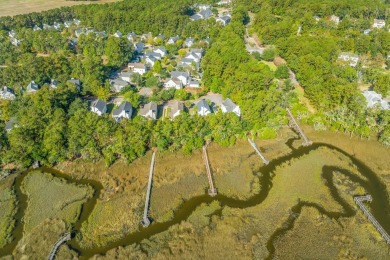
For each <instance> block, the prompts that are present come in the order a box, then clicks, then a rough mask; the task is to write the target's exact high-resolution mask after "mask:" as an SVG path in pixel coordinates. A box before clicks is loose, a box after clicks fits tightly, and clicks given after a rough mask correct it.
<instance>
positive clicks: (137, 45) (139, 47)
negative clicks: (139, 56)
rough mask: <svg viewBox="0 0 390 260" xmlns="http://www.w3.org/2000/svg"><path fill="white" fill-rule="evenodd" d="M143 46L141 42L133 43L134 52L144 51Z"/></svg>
mask: <svg viewBox="0 0 390 260" xmlns="http://www.w3.org/2000/svg"><path fill="white" fill-rule="evenodd" d="M144 48H145V44H144V43H143V42H136V43H134V50H135V51H136V52H137V53H142V52H143V51H144Z"/></svg>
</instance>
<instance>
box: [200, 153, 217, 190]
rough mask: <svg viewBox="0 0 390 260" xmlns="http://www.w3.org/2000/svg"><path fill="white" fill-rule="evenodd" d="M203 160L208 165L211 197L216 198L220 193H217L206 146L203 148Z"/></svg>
mask: <svg viewBox="0 0 390 260" xmlns="http://www.w3.org/2000/svg"><path fill="white" fill-rule="evenodd" d="M203 160H204V163H205V165H206V171H207V176H208V179H209V186H210V188H209V195H210V196H211V197H214V196H215V195H217V194H218V192H217V189H216V188H215V187H214V183H213V176H212V175H211V170H210V164H209V158H208V155H207V150H206V146H203Z"/></svg>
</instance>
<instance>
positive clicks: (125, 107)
mask: <svg viewBox="0 0 390 260" xmlns="http://www.w3.org/2000/svg"><path fill="white" fill-rule="evenodd" d="M132 110H133V106H132V105H131V104H130V103H129V102H127V101H125V102H122V104H120V106H119V107H118V108H117V109H114V111H113V113H112V114H113V116H118V115H120V114H121V113H122V112H123V111H125V113H131V111H132Z"/></svg>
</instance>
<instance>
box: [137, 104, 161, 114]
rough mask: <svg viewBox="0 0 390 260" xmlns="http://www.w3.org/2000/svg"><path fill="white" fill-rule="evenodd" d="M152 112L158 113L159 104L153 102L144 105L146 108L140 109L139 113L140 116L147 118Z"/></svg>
mask: <svg viewBox="0 0 390 260" xmlns="http://www.w3.org/2000/svg"><path fill="white" fill-rule="evenodd" d="M151 110H152V111H155V113H157V104H156V103H155V102H153V101H152V102H150V103H147V104H146V105H144V107H143V108H141V109H140V111H139V113H140V115H143V116H145V115H146V114H147V113H148V112H149V111H151Z"/></svg>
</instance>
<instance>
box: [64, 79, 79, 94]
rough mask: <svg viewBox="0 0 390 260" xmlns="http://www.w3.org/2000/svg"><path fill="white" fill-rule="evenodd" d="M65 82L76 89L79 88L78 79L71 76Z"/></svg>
mask: <svg viewBox="0 0 390 260" xmlns="http://www.w3.org/2000/svg"><path fill="white" fill-rule="evenodd" d="M67 83H70V84H72V85H74V86H76V89H77V91H80V90H81V82H80V80H79V79H75V78H71V79H70V80H68V81H67Z"/></svg>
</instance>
